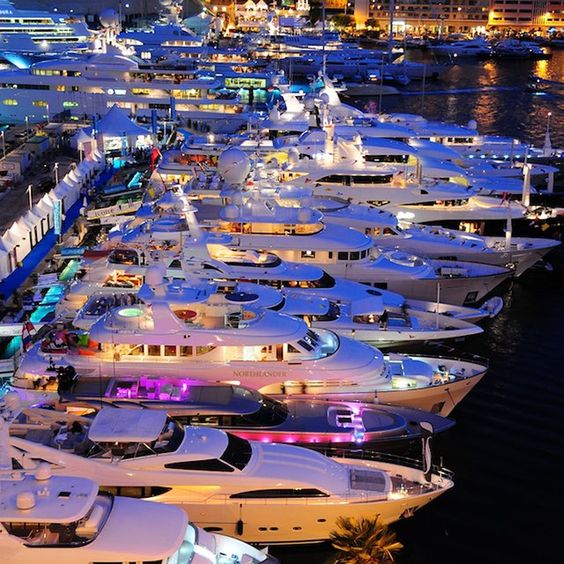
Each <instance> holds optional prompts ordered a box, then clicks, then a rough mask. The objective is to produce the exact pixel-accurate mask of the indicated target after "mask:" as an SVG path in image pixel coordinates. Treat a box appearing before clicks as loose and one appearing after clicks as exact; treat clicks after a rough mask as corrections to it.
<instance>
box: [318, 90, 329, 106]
mask: <svg viewBox="0 0 564 564" xmlns="http://www.w3.org/2000/svg"><path fill="white" fill-rule="evenodd" d="M319 99H320V100H321V101H322V102H323V103H324V104H325V105H328V104H329V100H330V98H329V94H327V92H322V93H321V94H320V95H319Z"/></svg>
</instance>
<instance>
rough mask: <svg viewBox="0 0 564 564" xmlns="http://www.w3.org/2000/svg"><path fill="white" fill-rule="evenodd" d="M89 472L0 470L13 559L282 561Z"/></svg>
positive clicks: (27, 563)
mask: <svg viewBox="0 0 564 564" xmlns="http://www.w3.org/2000/svg"><path fill="white" fill-rule="evenodd" d="M55 453H56V451H55ZM89 474H90V473H89ZM83 476H84V475H81V477H75V476H66V475H63V474H61V475H56V476H52V475H51V469H50V467H49V466H48V465H46V464H42V465H39V466H38V467H37V469H36V470H35V471H34V472H25V471H22V470H12V471H4V472H3V475H1V474H0V519H1V522H0V531H1V532H2V533H3V534H2V535H0V547H1V550H2V554H4V555H5V557H7V558H9V560H7V562H10V563H11V564H40V563H43V562H46V561H48V562H52V561H56V562H61V563H62V564H65V563H69V564H71V563H72V564H90V563H91V562H99V563H100V564H102V563H104V562H108V563H111V564H115V563H116V562H123V563H124V564H125V563H126V562H130V561H132V559H135V561H143V562H147V561H151V562H157V561H158V562H162V561H166V562H176V563H178V564H184V563H185V564H188V563H190V562H193V563H196V562H198V563H201V564H205V563H210V564H212V563H213V564H216V563H220V562H221V563H228V562H229V563H231V562H249V564H251V563H259V562H265V563H266V562H268V563H272V564H274V563H275V562H277V560H276V559H274V558H272V557H269V556H268V555H265V554H264V553H262V552H261V551H260V550H258V549H256V548H253V547H252V546H249V545H246V544H245V543H244V542H242V541H240V540H238V539H234V538H229V537H226V536H224V535H220V534H217V533H209V532H207V531H205V530H203V529H201V528H199V527H197V526H195V525H192V524H191V523H189V522H188V519H187V516H186V513H184V512H183V511H181V510H180V509H178V508H176V507H173V506H171V505H163V504H160V503H154V502H150V501H144V500H139V499H131V498H129V497H123V496H114V495H112V494H111V493H108V492H107V491H100V488H99V487H98V484H97V483H95V482H94V481H93V480H92V479H89V478H85V477H83ZM156 489H157V488H151V487H148V488H147V491H150V490H153V491H155V490H156ZM8 555H9V556H8Z"/></svg>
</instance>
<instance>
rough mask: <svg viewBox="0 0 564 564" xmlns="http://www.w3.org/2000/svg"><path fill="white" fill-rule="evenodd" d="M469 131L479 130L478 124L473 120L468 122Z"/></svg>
mask: <svg viewBox="0 0 564 564" xmlns="http://www.w3.org/2000/svg"><path fill="white" fill-rule="evenodd" d="M468 129H478V124H477V123H476V120H475V119H471V120H470V121H469V122H468Z"/></svg>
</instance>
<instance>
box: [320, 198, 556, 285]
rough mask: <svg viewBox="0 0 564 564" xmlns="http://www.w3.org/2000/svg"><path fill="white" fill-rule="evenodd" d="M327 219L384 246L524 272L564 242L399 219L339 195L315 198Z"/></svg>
mask: <svg viewBox="0 0 564 564" xmlns="http://www.w3.org/2000/svg"><path fill="white" fill-rule="evenodd" d="M311 203H312V205H313V206H315V207H316V208H317V209H319V210H320V211H322V212H323V218H324V221H326V222H328V223H337V224H339V225H346V226H349V227H354V228H355V229H357V230H359V231H361V232H364V233H366V234H368V235H372V238H373V240H374V242H375V243H376V245H378V247H381V248H387V249H399V250H401V251H404V252H407V253H413V254H414V255H418V256H424V257H428V258H433V259H449V260H462V261H468V262H479V263H485V264H492V265H498V266H504V267H509V268H511V269H513V270H514V273H515V276H517V277H518V276H521V275H522V274H523V273H524V272H525V271H526V270H528V269H529V268H530V267H531V266H533V265H534V264H536V263H537V262H539V261H541V260H542V259H543V257H544V256H545V255H546V254H547V253H549V252H550V251H551V250H552V249H554V248H555V247H557V246H558V245H559V244H560V243H559V242H558V241H556V240H553V239H544V238H537V237H513V236H510V237H509V236H506V237H494V236H481V235H478V234H474V233H468V232H465V231H457V230H454V229H446V228H443V227H438V226H428V225H418V224H414V223H408V222H401V224H400V223H398V221H397V218H396V217H395V216H394V215H393V214H391V213H385V212H384V211H383V210H381V209H380V208H373V207H368V206H361V205H355V204H350V203H348V202H345V201H342V200H339V199H335V198H319V199H314V200H313V201H312V202H311Z"/></svg>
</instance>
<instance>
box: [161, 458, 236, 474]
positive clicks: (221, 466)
mask: <svg viewBox="0 0 564 564" xmlns="http://www.w3.org/2000/svg"><path fill="white" fill-rule="evenodd" d="M165 468H169V469H170V470H197V471H201V472H234V471H235V470H234V468H231V466H229V465H227V464H225V463H223V462H222V461H221V460H218V459H217V458H209V459H207V460H186V461H184V462H169V463H168V464H165Z"/></svg>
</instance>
